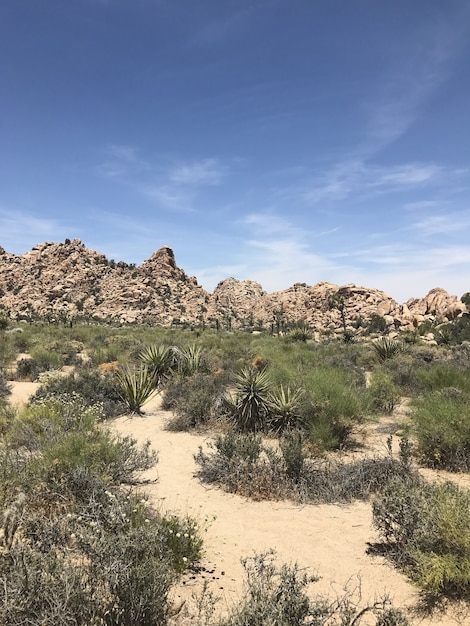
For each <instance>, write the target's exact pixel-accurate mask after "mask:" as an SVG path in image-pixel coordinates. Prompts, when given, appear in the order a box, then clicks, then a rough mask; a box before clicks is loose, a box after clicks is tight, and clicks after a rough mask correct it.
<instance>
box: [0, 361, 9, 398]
mask: <svg viewBox="0 0 470 626" xmlns="http://www.w3.org/2000/svg"><path fill="white" fill-rule="evenodd" d="M10 393H11V389H10V385H9V384H8V380H7V377H6V376H5V372H4V371H3V369H2V368H0V401H1V400H2V399H3V398H6V397H7V396H8V395H9V394H10Z"/></svg>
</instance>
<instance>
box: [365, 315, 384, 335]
mask: <svg viewBox="0 0 470 626" xmlns="http://www.w3.org/2000/svg"><path fill="white" fill-rule="evenodd" d="M386 329H387V322H386V321H385V318H384V317H382V316H381V315H378V314H377V313H372V315H371V316H370V318H369V322H368V324H367V332H368V333H370V334H372V333H380V334H381V333H383V332H385V330H386Z"/></svg>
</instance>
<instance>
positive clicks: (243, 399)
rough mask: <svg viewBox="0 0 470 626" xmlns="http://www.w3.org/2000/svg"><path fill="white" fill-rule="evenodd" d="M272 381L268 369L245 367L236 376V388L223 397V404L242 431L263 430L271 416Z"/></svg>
mask: <svg viewBox="0 0 470 626" xmlns="http://www.w3.org/2000/svg"><path fill="white" fill-rule="evenodd" d="M271 387H272V382H271V379H270V377H269V374H268V373H267V371H266V370H258V369H255V368H253V367H244V368H243V369H242V370H241V371H240V372H238V374H237V375H236V378H235V390H234V392H233V393H228V394H226V395H225V396H224V398H223V404H224V406H225V408H226V410H227V411H228V413H229V415H230V417H231V418H232V419H233V421H234V423H235V425H236V427H237V428H238V429H239V430H241V431H242V432H257V431H259V430H262V429H263V428H264V427H265V426H266V424H267V420H268V417H269V395H270V392H271Z"/></svg>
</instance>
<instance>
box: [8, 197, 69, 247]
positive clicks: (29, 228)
mask: <svg viewBox="0 0 470 626" xmlns="http://www.w3.org/2000/svg"><path fill="white" fill-rule="evenodd" d="M72 230H73V229H72V227H69V226H67V225H66V224H64V223H62V222H60V221H58V220H54V219H46V218H40V217H37V216H35V215H32V214H29V213H26V212H24V211H18V210H16V209H15V210H11V209H5V208H0V233H1V241H0V245H1V246H2V247H3V248H5V250H7V252H11V253H14V254H23V253H24V252H26V251H28V250H30V249H31V248H32V247H34V246H35V245H37V244H39V243H43V242H44V241H57V240H60V239H64V238H66V237H69V236H70V233H71V232H72ZM73 232H76V229H75V230H73Z"/></svg>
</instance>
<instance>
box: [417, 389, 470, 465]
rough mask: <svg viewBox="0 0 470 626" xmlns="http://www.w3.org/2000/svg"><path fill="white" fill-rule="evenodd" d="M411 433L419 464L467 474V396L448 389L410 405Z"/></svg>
mask: <svg viewBox="0 0 470 626" xmlns="http://www.w3.org/2000/svg"><path fill="white" fill-rule="evenodd" d="M411 406H412V412H411V426H410V427H411V430H412V432H413V434H414V435H415V437H416V441H417V453H418V455H419V457H420V459H421V461H422V462H423V463H424V464H425V465H427V466H429V467H434V468H442V469H448V470H451V471H469V470H470V420H469V419H468V416H469V414H470V394H468V393H465V392H464V391H462V390H461V389H458V388H454V387H448V388H443V389H441V390H440V391H434V392H432V393H427V394H425V395H423V396H420V397H419V398H416V399H415V400H413V402H412V405H411Z"/></svg>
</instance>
